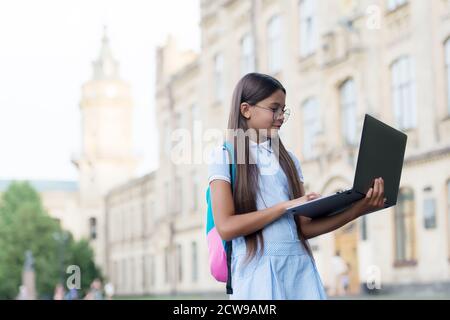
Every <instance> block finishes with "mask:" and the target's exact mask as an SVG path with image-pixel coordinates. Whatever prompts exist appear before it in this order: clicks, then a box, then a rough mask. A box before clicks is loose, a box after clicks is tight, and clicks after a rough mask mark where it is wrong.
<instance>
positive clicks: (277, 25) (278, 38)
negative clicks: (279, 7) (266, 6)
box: [267, 15, 284, 73]
mask: <svg viewBox="0 0 450 320" xmlns="http://www.w3.org/2000/svg"><path fill="white" fill-rule="evenodd" d="M281 29H282V28H281V17H280V16H279V15H275V16H273V17H272V18H271V19H270V20H269V22H268V25H267V38H268V39H267V40H268V41H267V43H268V53H267V56H268V58H269V61H268V64H269V71H270V72H271V73H277V72H279V71H281V65H282V53H283V50H284V49H283V40H282V33H281V32H282V30H281Z"/></svg>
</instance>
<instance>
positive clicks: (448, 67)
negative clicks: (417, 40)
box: [444, 38, 450, 115]
mask: <svg viewBox="0 0 450 320" xmlns="http://www.w3.org/2000/svg"><path fill="white" fill-rule="evenodd" d="M444 46H445V77H446V79H445V80H446V89H447V114H448V115H450V38H448V39H447V41H445V45H444Z"/></svg>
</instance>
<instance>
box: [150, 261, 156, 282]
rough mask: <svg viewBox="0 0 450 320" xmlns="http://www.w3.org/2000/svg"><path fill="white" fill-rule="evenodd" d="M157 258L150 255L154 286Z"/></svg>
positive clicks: (151, 280)
mask: <svg viewBox="0 0 450 320" xmlns="http://www.w3.org/2000/svg"><path fill="white" fill-rule="evenodd" d="M155 259H156V257H153V256H150V285H151V286H152V287H153V286H154V285H155V273H156V270H155V266H156V263H155Z"/></svg>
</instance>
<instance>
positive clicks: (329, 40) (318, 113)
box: [107, 0, 450, 294]
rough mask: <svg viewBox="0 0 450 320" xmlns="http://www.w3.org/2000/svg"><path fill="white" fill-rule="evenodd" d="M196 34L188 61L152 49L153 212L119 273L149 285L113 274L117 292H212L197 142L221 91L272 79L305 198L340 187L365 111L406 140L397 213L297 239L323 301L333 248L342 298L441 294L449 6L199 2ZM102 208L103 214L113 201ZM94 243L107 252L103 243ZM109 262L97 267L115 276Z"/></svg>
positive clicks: (449, 253) (446, 253)
mask: <svg viewBox="0 0 450 320" xmlns="http://www.w3.org/2000/svg"><path fill="white" fill-rule="evenodd" d="M200 27H201V39H202V42H201V43H202V46H201V52H200V54H199V55H198V56H195V55H194V54H192V53H186V52H184V53H180V52H178V53H177V50H176V47H175V45H174V43H173V40H170V39H169V41H168V43H167V44H166V45H165V46H164V47H163V48H160V49H159V51H158V61H157V64H158V67H159V68H158V72H157V93H156V105H157V107H156V112H157V119H158V129H159V132H160V148H159V152H160V167H159V168H158V170H157V171H156V172H154V173H152V175H151V178H150V176H149V177H147V179H148V180H149V181H148V183H149V184H152V185H153V186H154V188H153V189H152V190H154V191H153V197H154V199H156V200H155V203H154V205H152V206H151V207H152V208H154V209H152V210H155V211H154V213H151V211H148V214H149V215H152V216H153V218H152V221H153V222H152V224H154V227H152V228H150V229H149V230H154V231H152V232H151V233H152V234H151V235H149V236H148V238H146V239H154V240H149V242H148V246H147V249H145V250H148V252H147V253H144V254H141V255H140V256H139V254H138V255H137V257H135V258H134V259H135V260H136V261H141V262H142V263H141V262H137V263H135V264H134V265H135V267H134V269H133V270H135V272H132V271H127V272H125V273H126V274H127V273H128V274H130V276H131V274H134V275H135V274H142V277H144V275H145V274H148V275H150V276H149V277H150V279H151V275H152V274H154V275H155V277H156V278H158V279H159V280H158V279H157V280H155V282H153V284H154V286H150V287H148V289H145V290H144V291H142V290H141V289H139V290H141V291H139V290H138V289H137V288H141V287H142V285H141V287H139V286H136V289H135V290H134V289H133V288H131V287H129V286H128V287H126V284H125V283H124V284H123V286H121V285H120V283H122V282H120V281H122V280H120V279H122V278H120V276H119V275H117V276H116V277H113V282H114V283H115V284H116V286H117V287H118V288H119V289H118V293H119V292H120V293H124V294H138V293H141V292H144V293H148V294H166V293H184V292H185V293H188V292H211V291H218V292H223V290H224V286H223V285H222V284H218V283H216V282H215V281H214V280H213V279H212V277H211V276H210V275H209V270H208V263H207V250H206V241H205V237H204V232H205V227H204V223H205V221H204V212H205V210H206V205H205V201H204V191H205V190H206V187H207V185H206V183H207V168H206V164H205V163H204V162H202V161H197V160H198V159H200V160H203V155H204V154H206V153H207V149H208V146H209V145H211V144H214V143H217V139H216V140H215V139H214V138H213V137H208V136H205V135H204V134H202V133H204V132H205V131H206V130H207V129H217V128H219V129H225V128H226V125H227V120H228V114H229V108H230V104H231V94H232V91H233V88H234V86H235V84H236V83H237V81H238V80H239V79H240V77H241V76H242V75H244V74H246V73H248V72H251V71H258V72H263V73H268V74H271V75H273V76H275V77H276V78H278V79H279V80H280V81H281V82H282V83H283V84H284V86H285V87H286V89H287V98H286V102H287V106H288V107H289V108H290V109H291V110H292V114H291V117H290V119H289V121H288V122H287V123H286V124H285V125H284V127H283V128H282V129H281V132H280V135H281V137H282V140H283V142H284V143H285V145H286V146H287V148H288V149H290V150H292V151H293V152H294V153H295V154H296V155H297V157H298V158H299V159H300V162H301V165H302V169H303V173H304V176H305V187H306V191H307V192H309V191H315V192H319V193H321V194H324V195H325V194H330V193H334V192H336V191H337V190H339V189H342V188H345V187H349V186H351V184H352V177H353V174H354V169H355V165H356V156H357V152H358V145H359V138H360V134H361V129H362V128H361V125H362V122H363V118H364V115H365V114H366V113H369V114H371V115H373V116H375V117H376V118H378V119H380V120H382V121H383V122H385V123H387V124H389V125H391V126H394V127H396V128H398V129H400V130H402V131H404V132H405V133H406V134H407V135H408V144H407V150H406V154H405V164H404V168H403V172H402V178H401V182H400V192H399V196H398V203H397V205H396V206H395V207H393V208H389V209H385V210H382V211H379V212H376V213H373V214H371V215H368V216H365V217H363V218H360V219H358V220H356V221H354V222H352V223H350V224H348V225H346V226H344V227H342V228H340V229H339V230H336V231H335V232H332V233H329V234H326V235H323V236H320V237H317V238H315V239H311V240H310V244H311V246H312V248H313V252H314V256H315V259H316V262H317V265H318V268H319V271H320V273H321V276H322V279H323V281H324V284H325V286H326V287H327V288H328V289H330V291H329V292H332V290H333V288H334V287H335V283H334V280H333V279H334V277H333V270H332V262H331V261H332V257H333V256H334V255H335V253H336V252H337V251H339V253H340V255H341V257H342V258H343V259H344V260H345V261H346V263H347V264H348V267H349V277H350V285H349V292H350V293H358V292H361V291H365V290H367V289H368V288H372V287H375V288H379V287H380V286H381V288H382V289H386V290H389V289H396V288H401V287H404V288H407V287H408V286H413V285H418V286H433V287H436V286H440V287H444V288H447V289H446V290H448V284H449V282H450V262H449V261H450V260H449V259H450V236H449V235H450V219H449V215H450V99H449V96H450V93H449V92H450V67H449V65H450V40H449V37H450V4H449V1H445V0H432V1H414V0H409V1H407V0H372V1H369V0H367V1H365V0H363V1H351V0H342V1H327V0H319V1H314V0H299V1H274V0H248V1H237V0H223V1H219V0H217V1H212V0H210V1H208V0H204V1H201V23H200ZM180 128H181V129H185V130H187V132H189V133H190V134H191V135H190V139H192V141H193V144H192V145H193V147H192V150H191V152H190V159H191V162H190V163H189V164H186V163H184V162H182V161H180V159H181V158H182V155H180V154H177V145H175V144H174V141H178V142H179V141H180V139H179V138H178V139H177V138H176V134H174V132H176V129H180ZM380 152H382V151H381V150H380ZM183 156H184V155H183ZM188 158H189V157H188ZM199 162H200V163H199ZM150 180H151V182H150ZM140 181H141V180H136V181H135V182H132V183H131V184H129V185H128V187H125V189H124V190H126V191H123V192H131V190H132V189H134V188H137V186H138V185H139V184H141V183H142V182H140ZM125 186H126V185H125ZM117 192H118V193H120V192H119V191H117ZM110 196H111V199H112V198H114V197H115V196H114V195H113V194H110ZM117 196H119V195H117ZM140 197H141V202H143V203H144V202H146V201H147V200H145V199H144V196H143V193H141V196H140ZM146 197H150V198H151V197H152V196H150V194H149V195H147V196H146ZM107 199H109V198H107ZM125 199H127V198H126V197H125ZM126 201H128V202H130V203H131V202H132V201H133V200H131V197H130V199H129V200H126ZM107 203H108V200H107ZM110 205H111V209H112V211H111V212H113V211H114V210H115V209H114V207H115V206H119V205H120V203H119V202H118V203H116V204H115V205H113V202H111V204H110ZM108 206H109V205H108V204H107V207H108ZM139 207H140V208H143V206H139ZM142 210H143V209H142ZM107 212H109V210H107ZM130 212H131V211H130ZM133 212H134V211H133ZM130 214H131V213H130ZM138 215H139V216H143V217H144V216H147V215H146V214H145V212H143V213H142V214H138ZM108 217H109V215H108ZM119 221H120V220H119ZM128 221H132V220H131V219H130V220H128ZM118 225H119V226H120V225H122V226H123V227H124V223H123V222H122V223H120V222H118ZM112 229H114V227H113V226H112V225H111V227H109V226H108V234H109V233H110V230H112ZM136 230H138V231H139V230H140V229H139V228H137V229H136ZM139 232H144V233H145V230H144V231H139ZM140 243H141V242H139V244H138V242H136V243H135V248H136V250H137V248H139V246H140ZM130 245H131V243H130ZM107 246H108V248H111V250H112V247H111V246H110V242H109V240H108V245H107ZM145 250H144V249H143V251H145ZM125 252H127V250H125V249H123V250H122V249H118V250H117V252H114V253H110V255H109V256H110V257H114V256H117V257H119V256H120V255H121V254H125ZM130 252H131V251H130ZM147 255H150V256H152V258H150V261H151V262H147V263H146V262H145V261H146V260H145V257H146V256H147ZM111 259H112V258H110V259H109V260H108V266H109V267H110V269H111V270H112V269H114V270H116V269H115V267H113V266H114V263H116V261H115V260H114V259H113V260H111ZM152 259H154V260H152ZM119 264H120V263H119ZM153 264H154V266H155V268H153V267H146V266H148V265H153ZM119 268H120V267H119ZM122 270H123V269H122ZM126 270H129V269H126ZM120 273H121V272H118V274H120ZM113 274H114V272H113ZM194 279H196V281H194ZM146 281H147V280H146ZM146 281H140V283H147V282H146ZM158 281H159V282H158ZM125 287H126V288H127V289H125ZM130 288H131V289H130Z"/></svg>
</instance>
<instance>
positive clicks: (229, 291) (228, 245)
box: [224, 142, 236, 294]
mask: <svg viewBox="0 0 450 320" xmlns="http://www.w3.org/2000/svg"><path fill="white" fill-rule="evenodd" d="M224 147H225V149H227V152H228V155H229V158H230V176H231V192H232V193H233V188H234V180H235V175H236V166H235V164H234V148H233V146H232V145H230V144H229V143H228V142H225V143H224ZM232 243H233V241H232V240H231V241H227V242H226V245H225V247H226V248H225V252H226V255H227V269H228V278H227V294H233V287H232V286H231V255H232V252H233V248H232Z"/></svg>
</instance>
